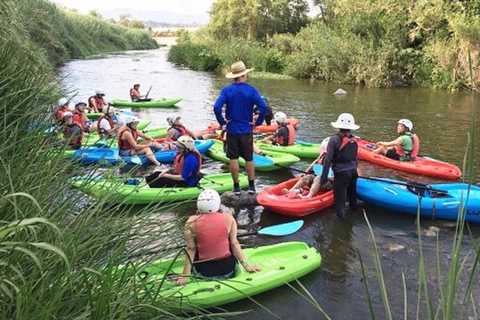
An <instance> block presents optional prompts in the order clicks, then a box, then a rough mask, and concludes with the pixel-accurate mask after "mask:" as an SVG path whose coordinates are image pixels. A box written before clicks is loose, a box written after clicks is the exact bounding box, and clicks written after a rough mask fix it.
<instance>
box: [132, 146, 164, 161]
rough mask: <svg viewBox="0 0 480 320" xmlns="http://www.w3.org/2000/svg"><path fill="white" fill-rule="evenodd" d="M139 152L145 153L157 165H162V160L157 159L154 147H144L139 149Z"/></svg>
mask: <svg viewBox="0 0 480 320" xmlns="http://www.w3.org/2000/svg"><path fill="white" fill-rule="evenodd" d="M137 154H144V155H145V156H146V157H147V159H148V160H150V162H151V163H153V164H154V165H156V166H159V165H160V162H158V161H157V159H156V158H155V155H154V154H153V152H152V149H150V148H149V147H143V148H142V149H140V150H137Z"/></svg>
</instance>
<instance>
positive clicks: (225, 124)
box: [214, 61, 267, 195]
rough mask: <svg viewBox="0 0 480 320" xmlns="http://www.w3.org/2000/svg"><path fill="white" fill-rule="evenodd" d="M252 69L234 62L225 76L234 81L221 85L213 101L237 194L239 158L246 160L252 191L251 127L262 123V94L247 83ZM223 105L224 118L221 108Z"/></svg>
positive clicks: (240, 62)
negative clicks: (256, 116)
mask: <svg viewBox="0 0 480 320" xmlns="http://www.w3.org/2000/svg"><path fill="white" fill-rule="evenodd" d="M252 70H253V69H247V67H246V66H245V64H244V63H243V62H242V61H238V62H235V63H234V64H232V66H231V68H230V72H229V73H227V75H226V77H227V78H228V79H232V80H233V83H232V84H230V85H228V86H226V87H224V88H223V89H222V91H221V92H220V95H219V96H218V98H217V101H216V102H215V106H214V111H215V116H216V118H217V121H218V123H219V124H220V126H222V129H223V130H225V131H226V132H227V139H226V142H225V143H226V148H227V157H228V158H229V159H230V172H231V174H232V179H233V192H234V193H235V194H236V195H240V184H239V180H238V175H239V170H240V169H239V165H238V157H242V158H243V159H245V162H246V168H247V174H248V193H250V194H254V193H255V192H256V191H255V166H254V164H253V134H252V130H253V127H254V126H258V125H261V124H262V123H263V120H264V117H265V112H266V108H267V107H266V105H265V101H264V100H263V99H262V97H261V95H260V94H259V92H258V91H257V89H255V88H254V87H253V86H251V85H249V84H248V83H247V79H248V77H247V74H248V73H249V72H250V71H252ZM224 106H225V117H224V115H223V107H224ZM255 106H257V107H258V111H259V114H258V118H257V120H256V122H253V115H254V108H255Z"/></svg>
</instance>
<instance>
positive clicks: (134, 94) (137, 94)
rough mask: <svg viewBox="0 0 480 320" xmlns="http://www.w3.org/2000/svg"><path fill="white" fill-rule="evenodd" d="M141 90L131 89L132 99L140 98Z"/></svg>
mask: <svg viewBox="0 0 480 320" xmlns="http://www.w3.org/2000/svg"><path fill="white" fill-rule="evenodd" d="M140 97H141V96H140V91H138V90H135V89H134V88H132V89H130V99H132V101H133V100H138V99H140Z"/></svg>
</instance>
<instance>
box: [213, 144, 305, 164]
mask: <svg viewBox="0 0 480 320" xmlns="http://www.w3.org/2000/svg"><path fill="white" fill-rule="evenodd" d="M264 153H265V155H258V154H254V155H253V163H254V164H255V169H256V170H258V171H274V170H279V169H281V168H282V167H288V166H290V165H292V164H294V163H296V162H298V161H300V159H299V158H298V157H296V156H294V155H291V154H282V153H279V152H272V151H265V152H264ZM207 155H208V156H209V157H210V158H212V159H214V160H217V161H221V162H224V163H229V162H230V159H228V157H227V155H226V154H225V152H224V150H223V143H222V142H221V141H218V140H216V141H215V143H214V145H213V146H212V147H211V148H210V149H209V150H208V152H207ZM238 163H239V164H240V166H242V167H244V166H245V163H246V162H245V160H244V159H243V158H239V159H238Z"/></svg>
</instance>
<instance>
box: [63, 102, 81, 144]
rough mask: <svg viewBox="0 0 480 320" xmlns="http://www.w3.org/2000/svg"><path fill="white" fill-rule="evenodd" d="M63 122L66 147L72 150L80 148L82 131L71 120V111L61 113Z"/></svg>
mask: <svg viewBox="0 0 480 320" xmlns="http://www.w3.org/2000/svg"><path fill="white" fill-rule="evenodd" d="M63 124H64V125H63V137H64V139H65V142H66V143H67V145H68V147H69V148H71V149H74V150H76V149H80V148H81V147H82V139H83V131H82V128H80V126H79V125H78V124H77V123H75V122H74V121H73V113H71V112H70V111H67V112H65V113H64V114H63Z"/></svg>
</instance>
